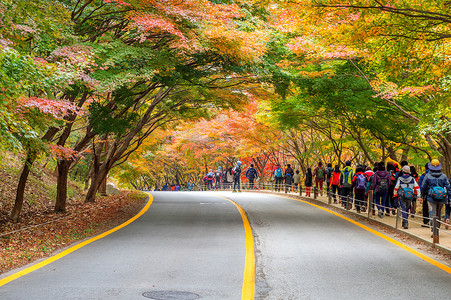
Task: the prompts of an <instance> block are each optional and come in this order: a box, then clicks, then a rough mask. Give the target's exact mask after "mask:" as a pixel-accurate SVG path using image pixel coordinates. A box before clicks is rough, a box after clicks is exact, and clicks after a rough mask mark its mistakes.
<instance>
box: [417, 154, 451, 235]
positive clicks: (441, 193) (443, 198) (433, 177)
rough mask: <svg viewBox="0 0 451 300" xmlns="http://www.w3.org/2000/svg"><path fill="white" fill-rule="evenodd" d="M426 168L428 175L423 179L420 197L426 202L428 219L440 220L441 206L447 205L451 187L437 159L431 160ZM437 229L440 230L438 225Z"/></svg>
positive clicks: (450, 197) (450, 196) (450, 195)
mask: <svg viewBox="0 0 451 300" xmlns="http://www.w3.org/2000/svg"><path fill="white" fill-rule="evenodd" d="M428 167H429V173H427V174H426V176H425V177H424V179H423V182H422V184H423V185H422V186H421V196H422V198H423V199H425V200H427V203H428V207H429V218H431V219H432V218H434V217H437V218H438V220H440V217H441V211H442V208H443V205H444V204H449V201H450V199H451V187H450V184H449V181H448V177H446V175H445V174H443V173H442V164H441V163H440V162H439V161H438V159H433V160H432V161H431V162H430V163H429V164H428ZM431 225H432V224H431ZM438 227H439V228H440V223H439V224H438ZM431 228H432V227H431Z"/></svg>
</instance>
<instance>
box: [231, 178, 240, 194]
mask: <svg viewBox="0 0 451 300" xmlns="http://www.w3.org/2000/svg"><path fill="white" fill-rule="evenodd" d="M240 183H241V180H240V177H236V178H234V179H233V190H234V191H236V187H237V186H238V190H239V191H241V187H240Z"/></svg>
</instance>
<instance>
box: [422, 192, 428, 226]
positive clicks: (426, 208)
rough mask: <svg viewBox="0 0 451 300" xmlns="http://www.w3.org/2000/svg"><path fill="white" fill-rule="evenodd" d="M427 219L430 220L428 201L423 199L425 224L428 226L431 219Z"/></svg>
mask: <svg viewBox="0 0 451 300" xmlns="http://www.w3.org/2000/svg"><path fill="white" fill-rule="evenodd" d="M425 198H426V197H425ZM427 218H429V206H428V201H427V200H426V199H423V224H428V223H429V219H427Z"/></svg>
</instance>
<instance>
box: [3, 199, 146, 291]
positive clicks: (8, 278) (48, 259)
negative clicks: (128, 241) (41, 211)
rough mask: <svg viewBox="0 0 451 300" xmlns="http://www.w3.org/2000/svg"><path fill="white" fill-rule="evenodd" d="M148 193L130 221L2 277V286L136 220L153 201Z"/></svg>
mask: <svg viewBox="0 0 451 300" xmlns="http://www.w3.org/2000/svg"><path fill="white" fill-rule="evenodd" d="M146 194H147V195H148V196H149V201H148V202H147V204H146V205H145V206H144V207H143V209H141V211H140V212H139V213H138V214H137V215H135V216H134V217H132V218H131V219H129V220H128V221H126V222H124V223H122V224H121V225H118V226H116V227H114V228H113V229H110V230H108V231H106V232H104V233H101V234H99V235H97V236H95V237H93V238H90V239H88V240H86V241H83V242H81V243H79V244H77V245H75V246H72V247H70V248H68V249H66V250H64V251H62V252H60V253H58V254H56V255H54V256H51V257H49V258H47V259H46V260H43V261H41V262H40V263H37V264H35V265H33V266H31V267H29V268H26V269H24V270H21V271H19V272H17V273H14V274H12V275H10V276H8V277H5V278H3V279H0V287H1V286H3V285H5V284H7V283H8V282H11V281H13V280H16V279H17V278H20V277H22V276H24V275H26V274H28V273H31V272H33V271H36V270H37V269H40V268H42V267H44V266H46V265H48V264H50V263H52V262H54V261H56V260H58V259H60V258H62V257H64V256H66V255H68V254H69V253H72V252H74V251H75V250H78V249H80V248H82V247H84V246H86V245H88V244H90V243H92V242H95V241H97V240H99V239H101V238H104V237H106V236H107V235H109V234H111V233H113V232H115V231H118V230H119V229H121V228H124V227H125V226H127V225H129V224H130V223H132V222H133V221H135V220H136V219H138V218H139V217H141V216H142V215H143V214H144V213H145V212H146V211H147V210H148V209H149V207H150V205H151V204H152V202H153V197H152V195H151V194H150V193H146Z"/></svg>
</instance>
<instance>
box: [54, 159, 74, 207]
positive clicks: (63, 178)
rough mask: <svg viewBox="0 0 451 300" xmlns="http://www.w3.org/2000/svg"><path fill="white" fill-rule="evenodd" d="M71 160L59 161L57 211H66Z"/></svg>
mask: <svg viewBox="0 0 451 300" xmlns="http://www.w3.org/2000/svg"><path fill="white" fill-rule="evenodd" d="M70 165H71V161H70V160H66V159H65V160H60V161H59V162H58V180H57V183H56V203H55V212H66V202H67V178H68V176H69V167H70Z"/></svg>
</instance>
